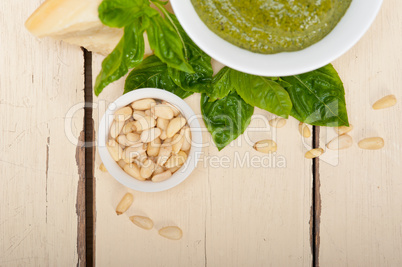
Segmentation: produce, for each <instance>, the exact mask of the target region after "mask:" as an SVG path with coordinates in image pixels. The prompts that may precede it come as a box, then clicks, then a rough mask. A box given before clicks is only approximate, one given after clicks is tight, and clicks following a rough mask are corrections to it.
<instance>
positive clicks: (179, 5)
mask: <svg viewBox="0 0 402 267" xmlns="http://www.w3.org/2000/svg"><path fill="white" fill-rule="evenodd" d="M171 4H172V7H173V10H174V13H175V14H176V16H177V18H178V20H179V21H180V23H181V25H182V27H183V28H184V30H185V31H186V32H187V34H188V35H189V36H190V38H191V39H192V40H193V41H194V42H195V43H196V44H197V45H198V46H199V47H200V48H201V49H202V50H203V51H205V53H207V54H208V55H210V56H211V57H212V58H214V59H216V60H217V61H219V62H221V63H222V64H224V65H226V66H229V67H231V68H233V69H236V70H238V71H242V72H245V73H250V74H254V75H260V76H289V75H296V74H300V73H305V72H308V71H312V70H315V69H318V68H320V67H322V66H325V65H327V64H328V63H330V62H332V61H333V60H335V59H337V58H338V57H340V56H341V55H342V54H344V53H345V52H346V51H348V50H349V49H350V48H352V46H353V45H355V44H356V43H357V41H359V39H360V38H361V37H362V36H363V34H364V33H365V32H366V31H367V30H368V29H369V27H370V25H371V23H372V22H373V21H374V19H375V17H376V15H377V13H378V11H379V10H380V7H381V4H382V0H353V1H352V3H351V5H350V7H349V9H348V11H347V12H346V14H345V16H344V17H343V18H342V19H341V21H340V22H339V23H338V25H337V26H336V27H335V28H334V29H333V30H332V31H331V32H330V33H329V34H328V35H327V36H326V37H325V38H324V39H322V40H321V41H319V42H318V43H316V44H314V45H312V46H310V47H308V48H306V49H303V50H300V51H296V52H286V53H285V52H284V53H278V54H271V55H264V54H258V53H253V52H250V51H248V50H245V49H242V48H239V47H237V46H235V45H233V44H231V43H229V42H227V41H225V40H224V39H222V38H220V37H219V36H218V35H216V34H215V33H214V32H212V31H211V30H209V29H208V27H207V26H206V25H205V24H204V22H203V21H202V20H201V19H200V17H199V16H198V14H197V12H196V11H195V9H194V7H193V5H192V4H191V0H171Z"/></svg>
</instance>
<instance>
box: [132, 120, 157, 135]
mask: <svg viewBox="0 0 402 267" xmlns="http://www.w3.org/2000/svg"><path fill="white" fill-rule="evenodd" d="M134 125H135V127H136V129H137V132H142V131H145V130H148V129H150V128H153V127H155V125H156V121H155V119H154V118H152V117H150V116H145V117H142V118H139V119H138V120H137V121H135V122H134Z"/></svg>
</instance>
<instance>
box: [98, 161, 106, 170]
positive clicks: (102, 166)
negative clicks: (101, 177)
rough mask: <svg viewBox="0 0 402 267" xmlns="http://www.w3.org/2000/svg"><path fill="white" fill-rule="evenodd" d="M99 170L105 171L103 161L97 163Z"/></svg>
mask: <svg viewBox="0 0 402 267" xmlns="http://www.w3.org/2000/svg"><path fill="white" fill-rule="evenodd" d="M99 170H101V171H102V172H107V169H106V167H105V165H104V164H103V163H101V164H100V165H99Z"/></svg>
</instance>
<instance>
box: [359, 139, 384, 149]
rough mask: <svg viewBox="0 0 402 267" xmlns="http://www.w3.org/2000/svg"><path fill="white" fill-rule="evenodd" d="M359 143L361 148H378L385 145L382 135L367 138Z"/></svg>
mask: <svg viewBox="0 0 402 267" xmlns="http://www.w3.org/2000/svg"><path fill="white" fill-rule="evenodd" d="M358 145H359V147H360V148H361V149H368V150H377V149H381V148H383V147H384V139H383V138H381V137H370V138H365V139H363V140H361V141H360V142H359V144H358Z"/></svg>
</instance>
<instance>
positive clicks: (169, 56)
mask: <svg viewBox="0 0 402 267" xmlns="http://www.w3.org/2000/svg"><path fill="white" fill-rule="evenodd" d="M153 3H154V4H155V5H156V6H157V7H158V8H159V9H160V10H161V11H162V12H163V14H164V15H165V19H163V18H162V17H161V16H160V15H159V13H157V15H154V16H152V17H149V22H150V25H149V27H148V28H147V33H148V41H149V45H150V47H151V49H152V50H153V51H154V53H155V55H156V56H158V57H159V59H160V60H162V61H163V62H165V63H166V64H168V65H169V66H170V67H173V68H176V69H178V70H181V71H185V72H189V73H194V70H193V68H192V67H191V65H190V64H189V63H188V62H187V57H188V51H187V49H186V47H185V46H184V40H183V36H182V35H181V34H180V32H179V30H178V29H177V27H176V25H175V24H174V23H173V21H172V19H171V14H170V13H169V12H167V10H166V9H165V8H164V7H163V6H162V5H161V4H160V3H158V2H153Z"/></svg>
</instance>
